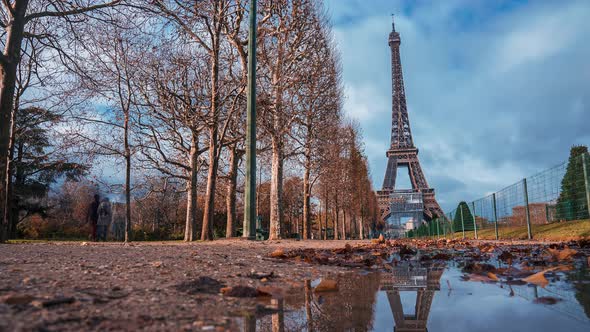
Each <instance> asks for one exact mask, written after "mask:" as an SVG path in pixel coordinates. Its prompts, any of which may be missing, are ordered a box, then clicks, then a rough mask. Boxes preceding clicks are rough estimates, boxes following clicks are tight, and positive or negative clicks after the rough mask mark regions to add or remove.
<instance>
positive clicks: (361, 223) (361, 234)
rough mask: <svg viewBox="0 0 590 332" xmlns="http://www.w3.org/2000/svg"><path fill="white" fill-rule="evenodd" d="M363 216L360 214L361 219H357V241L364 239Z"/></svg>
mask: <svg viewBox="0 0 590 332" xmlns="http://www.w3.org/2000/svg"><path fill="white" fill-rule="evenodd" d="M363 219H364V218H363V214H362V213H361V217H360V218H359V240H364V239H365V229H364V226H365V223H364V220H363Z"/></svg>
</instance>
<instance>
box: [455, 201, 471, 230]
mask: <svg viewBox="0 0 590 332" xmlns="http://www.w3.org/2000/svg"><path fill="white" fill-rule="evenodd" d="M461 210H463V223H461ZM455 211H456V213H455V216H454V217H453V229H454V230H455V232H462V231H463V225H464V226H465V230H466V231H472V230H473V229H474V228H473V215H472V214H471V211H470V210H469V206H468V205H467V203H466V202H461V203H459V205H458V206H457V209H456V210H455Z"/></svg>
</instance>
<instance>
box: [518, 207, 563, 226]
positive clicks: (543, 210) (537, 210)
mask: <svg viewBox="0 0 590 332" xmlns="http://www.w3.org/2000/svg"><path fill="white" fill-rule="evenodd" d="M554 214H555V209H554V205H552V204H547V203H529V215H530V218H531V224H533V225H542V224H547V223H549V222H550V221H553V220H554ZM509 222H510V223H511V224H513V225H526V208H525V206H524V205H520V206H515V207H513V208H512V216H511V217H510V218H509Z"/></svg>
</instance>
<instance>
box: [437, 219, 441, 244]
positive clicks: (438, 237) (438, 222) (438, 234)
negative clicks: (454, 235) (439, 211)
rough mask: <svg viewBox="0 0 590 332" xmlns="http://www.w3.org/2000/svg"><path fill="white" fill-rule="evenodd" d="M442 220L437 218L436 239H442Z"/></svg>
mask: <svg viewBox="0 0 590 332" xmlns="http://www.w3.org/2000/svg"><path fill="white" fill-rule="evenodd" d="M439 224H440V221H439V220H438V218H436V239H437V240H438V239H440V227H439Z"/></svg>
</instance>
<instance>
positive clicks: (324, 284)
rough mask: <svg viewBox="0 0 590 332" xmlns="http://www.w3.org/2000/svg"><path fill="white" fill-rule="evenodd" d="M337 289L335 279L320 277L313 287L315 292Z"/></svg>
mask: <svg viewBox="0 0 590 332" xmlns="http://www.w3.org/2000/svg"><path fill="white" fill-rule="evenodd" d="M337 290H338V282H336V280H330V279H322V281H320V283H319V284H318V285H317V286H316V287H315V289H314V291H316V292H333V291H337Z"/></svg>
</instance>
